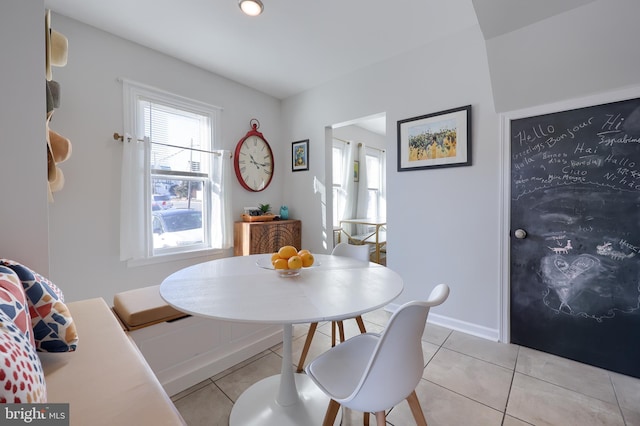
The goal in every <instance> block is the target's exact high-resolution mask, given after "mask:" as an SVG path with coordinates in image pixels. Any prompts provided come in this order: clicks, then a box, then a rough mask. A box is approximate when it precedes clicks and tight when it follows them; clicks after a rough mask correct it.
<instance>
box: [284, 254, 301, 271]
mask: <svg viewBox="0 0 640 426" xmlns="http://www.w3.org/2000/svg"><path fill="white" fill-rule="evenodd" d="M287 264H288V265H289V269H300V268H302V259H301V258H300V256H298V255H297V254H296V255H295V256H291V257H290V258H289V260H288V262H287Z"/></svg>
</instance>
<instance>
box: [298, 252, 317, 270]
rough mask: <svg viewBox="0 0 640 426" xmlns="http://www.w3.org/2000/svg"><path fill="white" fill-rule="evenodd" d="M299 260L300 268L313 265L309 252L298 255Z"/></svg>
mask: <svg viewBox="0 0 640 426" xmlns="http://www.w3.org/2000/svg"><path fill="white" fill-rule="evenodd" d="M300 259H302V266H304V267H305V268H308V267H309V266H311V265H313V261H314V258H313V255H312V254H311V253H309V252H307V253H302V255H300Z"/></svg>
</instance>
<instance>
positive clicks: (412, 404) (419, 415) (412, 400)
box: [407, 390, 427, 426]
mask: <svg viewBox="0 0 640 426" xmlns="http://www.w3.org/2000/svg"><path fill="white" fill-rule="evenodd" d="M407 402H408V403H409V408H411V414H413V418H414V419H415V420H416V425H418V426H427V420H426V419H425V418H424V413H423V412H422V408H421V407H420V401H418V395H417V394H416V391H415V390H414V391H413V392H411V394H410V395H409V396H408V397H407Z"/></svg>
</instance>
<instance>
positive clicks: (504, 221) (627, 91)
mask: <svg viewBox="0 0 640 426" xmlns="http://www.w3.org/2000/svg"><path fill="white" fill-rule="evenodd" d="M638 97H640V86H630V87H625V88H622V89H617V90H615V91H610V92H603V93H598V94H594V95H590V96H585V97H581V98H576V99H568V100H563V101H558V102H554V103H549V104H543V105H538V106H534V107H530V108H523V109H519V110H515V111H509V112H505V113H501V114H500V115H499V122H500V124H499V125H500V152H502V156H501V157H500V170H501V171H502V179H501V180H500V192H501V194H502V197H501V199H500V229H501V230H502V238H500V283H501V284H500V285H501V291H500V315H499V318H500V319H499V321H500V332H499V335H500V341H501V342H504V343H509V342H510V340H511V339H510V331H511V330H510V317H509V313H510V304H509V300H510V297H509V296H510V288H511V286H510V284H511V282H510V268H509V266H510V261H511V259H510V254H511V244H510V236H509V232H510V227H511V135H510V130H511V126H510V123H511V120H517V119H519V118H525V117H531V116H536V115H542V114H549V113H554V112H560V111H566V110H570V109H576V108H583V107H588V106H591V105H598V104H604V103H609V102H616V101H621V100H625V99H632V98H638Z"/></svg>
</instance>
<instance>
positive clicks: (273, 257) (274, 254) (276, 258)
mask: <svg viewBox="0 0 640 426" xmlns="http://www.w3.org/2000/svg"><path fill="white" fill-rule="evenodd" d="M278 259H280V255H279V254H278V253H273V254H272V255H271V264H272V265H273V264H274V263H275V261H276V260H278Z"/></svg>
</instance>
